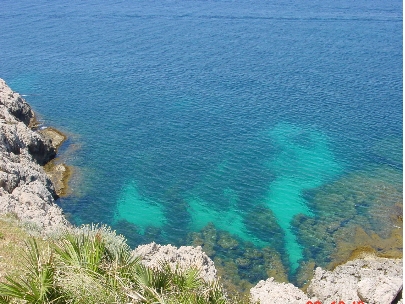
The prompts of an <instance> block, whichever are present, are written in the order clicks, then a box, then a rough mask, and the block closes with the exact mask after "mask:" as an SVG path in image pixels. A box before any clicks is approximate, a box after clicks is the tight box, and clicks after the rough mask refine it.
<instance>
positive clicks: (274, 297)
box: [250, 278, 310, 304]
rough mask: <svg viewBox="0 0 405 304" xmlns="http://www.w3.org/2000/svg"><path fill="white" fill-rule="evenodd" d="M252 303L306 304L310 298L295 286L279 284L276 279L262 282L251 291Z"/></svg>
mask: <svg viewBox="0 0 405 304" xmlns="http://www.w3.org/2000/svg"><path fill="white" fill-rule="evenodd" d="M250 296H251V301H252V302H253V303H257V302H258V303H260V304H274V303H288V304H306V303H307V302H308V301H309V300H310V298H308V296H307V295H306V294H305V293H304V292H303V291H302V290H300V289H298V288H297V287H295V286H294V285H293V284H290V283H288V284H286V283H278V282H275V281H274V278H269V279H267V280H266V281H263V280H262V281H260V282H259V283H257V285H256V286H255V287H253V288H252V289H250Z"/></svg>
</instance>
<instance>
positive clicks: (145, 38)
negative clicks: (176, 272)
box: [0, 0, 403, 289]
mask: <svg viewBox="0 0 405 304" xmlns="http://www.w3.org/2000/svg"><path fill="white" fill-rule="evenodd" d="M402 5H403V3H402V1H400V0H392V1H386V0H371V1H370V0H367V1H365V0H357V1H351V0H334V1H331V0H322V1H321V0H311V1H309V0H303V1H291V0H277V1H276V0H255V1H252V0H147V1H146V0H109V1H100V0H88V1H79V0H72V1H62V0H54V1H45V0H36V1H28V0H18V1H15V0H1V4H0V7H1V8H0V46H1V47H0V77H1V78H3V79H5V81H6V82H7V84H8V85H9V86H10V87H11V88H12V89H13V90H14V91H17V92H19V93H20V94H22V95H23V96H24V98H25V99H26V100H27V102H28V103H29V104H30V105H31V106H32V107H33V109H34V111H35V112H36V113H37V115H38V117H39V120H40V122H41V123H42V126H43V127H47V126H53V127H56V128H57V129H59V130H61V131H63V132H64V133H65V134H67V135H68V140H67V141H66V142H65V144H64V145H63V146H62V147H61V148H60V150H59V161H63V162H65V163H67V164H68V165H70V166H71V167H72V170H73V175H72V178H71V180H70V195H68V196H67V197H62V198H60V199H59V200H58V201H57V203H58V204H59V205H60V206H61V207H62V208H63V210H64V212H65V213H66V215H67V217H68V218H69V220H70V221H71V222H72V223H74V224H76V225H82V224H91V223H99V224H100V225H102V224H106V225H109V226H111V227H112V229H113V230H116V231H117V233H119V234H123V235H124V236H125V237H126V238H127V239H128V243H129V244H130V246H132V247H136V246H137V245H140V244H144V243H148V242H152V241H155V242H157V243H160V244H172V245H175V246H182V245H194V246H202V248H203V250H204V251H205V252H206V253H207V254H208V255H209V256H210V257H211V258H212V259H213V260H214V262H215V264H216V265H217V267H218V269H219V273H220V275H221V276H223V277H224V278H225V279H228V280H229V281H230V282H233V283H232V284H233V285H234V286H236V288H239V289H243V288H248V286H251V284H255V283H257V281H259V280H261V279H266V278H267V277H268V276H274V277H276V278H278V279H279V280H280V281H294V282H298V283H302V284H304V283H305V282H306V280H307V277H306V276H305V275H306V274H307V273H309V272H310V271H312V270H313V268H314V267H316V266H322V267H328V265H333V263H338V262H339V261H340V260H341V259H347V258H348V257H349V256H350V253H352V252H354V251H355V250H357V249H358V248H360V247H361V248H366V249H367V250H369V251H370V250H373V251H375V252H377V253H381V254H386V255H387V254H388V253H389V252H391V253H392V252H393V251H395V250H397V252H399V251H401V250H402V238H400V237H398V235H399V234H400V235H402V192H403V182H402V181H403V176H402V175H403V173H402V172H403V169H402V168H403V157H402V152H403V140H402V138H403V134H402V132H403V119H402V115H403V101H402V98H403V55H402V54H403V45H402V43H403V12H402ZM393 235H394V236H396V239H395V240H394V241H392V236H393ZM394 238H395V237H394ZM390 240H391V241H390ZM387 242H388V243H389V242H390V243H389V244H391V245H390V246H387V245H386V244H387ZM381 244H384V245H381ZM384 246H385V247H384ZM388 247H389V248H388ZM401 254H402V253H401ZM388 255H389V254H388ZM241 286H242V287H241Z"/></svg>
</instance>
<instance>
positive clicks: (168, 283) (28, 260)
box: [0, 217, 247, 304]
mask: <svg viewBox="0 0 405 304" xmlns="http://www.w3.org/2000/svg"><path fill="white" fill-rule="evenodd" d="M0 232H1V234H2V236H3V237H2V238H1V240H0V244H1V246H0V254H1V256H2V263H1V264H0V267H1V268H0V273H2V274H3V273H4V272H6V273H8V274H7V275H6V276H4V277H1V282H0V303H201V304H202V303H224V304H225V303H243V302H244V301H245V302H246V303H247V299H245V300H244V301H243V300H241V298H239V299H236V298H233V299H232V300H230V299H229V297H228V296H227V293H226V292H225V290H224V288H223V287H222V285H221V283H220V282H219V281H218V280H213V281H206V280H204V279H203V278H202V277H201V275H200V271H199V269H197V268H193V267H190V268H182V267H179V266H178V267H171V266H170V265H169V264H168V263H165V262H162V263H160V265H159V267H155V268H152V267H147V266H145V265H144V264H142V263H141V261H140V258H139V257H136V256H135V255H133V253H132V251H131V249H130V247H129V246H128V245H127V243H126V240H125V238H124V237H123V236H121V235H117V234H116V233H115V232H114V231H111V229H110V228H109V227H107V226H83V227H81V228H73V229H66V230H63V231H60V232H57V233H54V234H53V235H52V236H49V237H47V238H46V239H44V238H43V237H39V236H37V237H35V236H32V235H29V234H28V233H27V232H25V231H24V230H23V229H22V228H21V227H19V226H18V224H17V221H16V220H15V219H13V218H12V217H8V218H2V219H1V221H0ZM21 252H23V254H21ZM5 261H7V262H5Z"/></svg>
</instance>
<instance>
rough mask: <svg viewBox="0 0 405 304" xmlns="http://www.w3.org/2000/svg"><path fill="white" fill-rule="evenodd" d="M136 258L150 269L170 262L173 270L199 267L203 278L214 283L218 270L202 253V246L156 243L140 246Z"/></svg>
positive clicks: (136, 251)
mask: <svg viewBox="0 0 405 304" xmlns="http://www.w3.org/2000/svg"><path fill="white" fill-rule="evenodd" d="M134 254H135V256H139V257H141V258H142V263H144V264H145V265H146V266H148V267H152V268H157V267H159V263H160V262H168V263H169V264H170V266H171V267H173V269H175V268H176V267H177V266H178V267H180V268H181V269H185V268H188V267H197V268H198V269H199V270H200V271H201V277H202V278H203V279H204V280H205V281H213V280H214V279H215V278H216V275H217V270H216V269H215V266H214V262H213V261H212V260H211V259H210V258H209V257H208V256H207V255H206V254H205V253H204V252H203V251H202V249H201V247H200V246H197V247H192V246H181V247H180V248H177V247H174V246H172V245H166V246H162V245H158V244H156V243H151V244H146V245H141V246H138V247H137V248H136V249H135V250H134Z"/></svg>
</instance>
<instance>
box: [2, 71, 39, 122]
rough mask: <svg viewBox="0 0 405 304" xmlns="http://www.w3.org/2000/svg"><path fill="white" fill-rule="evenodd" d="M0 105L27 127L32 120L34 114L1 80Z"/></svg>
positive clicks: (18, 95)
mask: <svg viewBox="0 0 405 304" xmlns="http://www.w3.org/2000/svg"><path fill="white" fill-rule="evenodd" d="M0 105H4V106H5V107H6V108H7V109H8V111H9V112H10V114H11V115H13V116H14V117H15V118H16V119H17V120H18V121H22V122H23V123H24V124H25V125H26V126H28V125H29V124H30V123H31V121H32V120H33V119H34V117H35V115H34V112H33V111H32V110H31V107H30V106H29V105H28V103H27V102H26V101H25V100H24V99H23V98H22V97H21V96H20V94H18V93H16V92H14V91H13V90H12V89H11V88H10V87H9V86H7V84H6V82H5V81H4V80H3V79H0Z"/></svg>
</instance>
